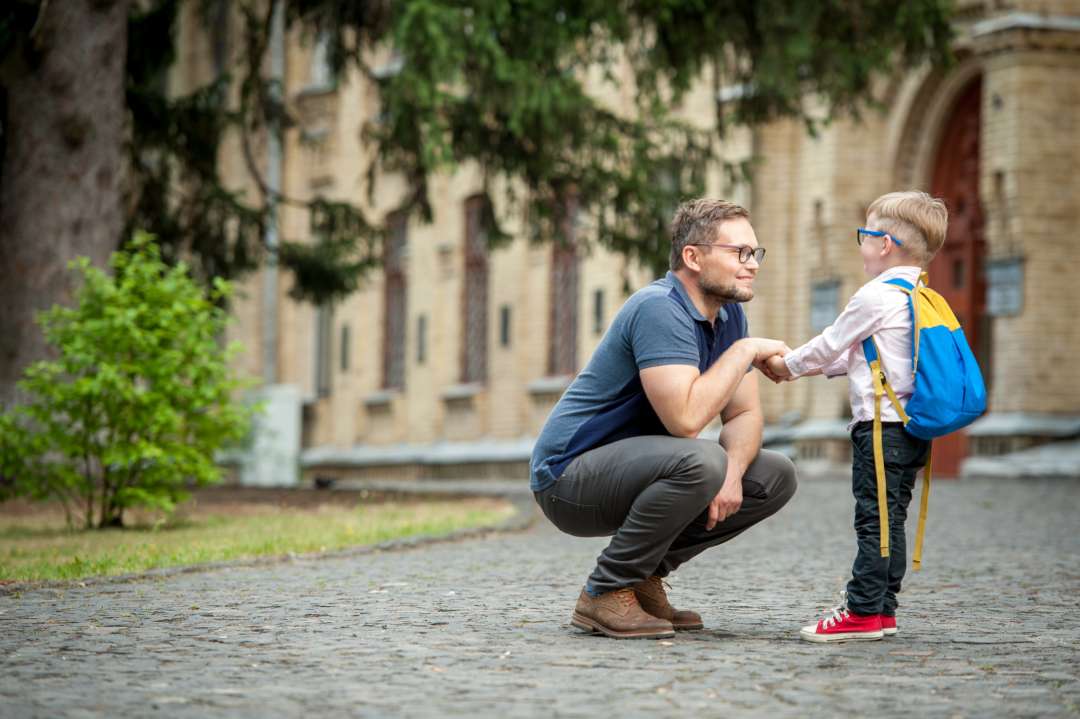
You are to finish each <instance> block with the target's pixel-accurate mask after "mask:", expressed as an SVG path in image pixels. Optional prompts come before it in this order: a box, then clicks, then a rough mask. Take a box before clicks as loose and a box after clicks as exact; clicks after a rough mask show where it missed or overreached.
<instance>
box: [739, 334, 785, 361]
mask: <svg viewBox="0 0 1080 719" xmlns="http://www.w3.org/2000/svg"><path fill="white" fill-rule="evenodd" d="M739 341H740V342H748V343H750V345H751V347H752V348H753V350H754V360H753V363H754V366H755V367H760V366H761V365H762V364H763V363H764V362H765V361H766V360H767V359H769V358H770V357H772V356H773V355H781V356H783V355H786V354H787V353H788V352H790V351H791V348H790V347H788V346H787V345H786V344H784V342H783V341H782V340H771V339H768V338H766V337H747V338H746V339H743V340H739Z"/></svg>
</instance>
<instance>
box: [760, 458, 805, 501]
mask: <svg viewBox="0 0 1080 719" xmlns="http://www.w3.org/2000/svg"><path fill="white" fill-rule="evenodd" d="M758 462H760V463H762V465H763V466H762V467H761V469H762V470H763V471H762V474H763V475H764V479H765V483H766V487H767V492H768V495H769V497H770V499H771V498H774V497H775V498H776V499H777V500H778V501H780V502H781V503H782V504H787V502H788V500H790V499H791V498H792V497H793V496H795V490H796V489H797V488H798V485H799V480H798V472H797V471H796V469H795V463H794V462H792V461H791V459H790V458H789V457H788V456H787V455H785V454H781V453H780V452H774V451H773V450H770V449H763V450H761V452H760V453H759V454H758V458H757V460H756V462H755V464H756V463H758ZM755 469H757V468H755Z"/></svg>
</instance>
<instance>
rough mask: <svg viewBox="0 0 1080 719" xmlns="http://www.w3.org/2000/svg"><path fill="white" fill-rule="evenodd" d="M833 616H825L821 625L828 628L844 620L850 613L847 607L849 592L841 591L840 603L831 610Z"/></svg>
mask: <svg viewBox="0 0 1080 719" xmlns="http://www.w3.org/2000/svg"><path fill="white" fill-rule="evenodd" d="M829 612H830V613H831V616H828V617H825V618H824V619H822V620H821V625H822V626H823V627H824V628H825V629H828V628H829V627H832V626H834V625H836V624H839V623H840V622H842V621H843V620H844V619H845V618H846V617H847V615H848V608H847V592H846V591H844V592H840V603H839V604H837V605H836V606H835V607H833V608H832V609H830V610H829Z"/></svg>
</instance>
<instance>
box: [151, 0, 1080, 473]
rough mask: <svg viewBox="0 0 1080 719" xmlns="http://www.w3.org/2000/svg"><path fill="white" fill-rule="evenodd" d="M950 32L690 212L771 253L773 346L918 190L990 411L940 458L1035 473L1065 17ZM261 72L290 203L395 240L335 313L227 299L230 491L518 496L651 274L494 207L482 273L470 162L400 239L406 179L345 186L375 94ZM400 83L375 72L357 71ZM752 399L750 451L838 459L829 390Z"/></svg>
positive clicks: (237, 169)
mask: <svg viewBox="0 0 1080 719" xmlns="http://www.w3.org/2000/svg"><path fill="white" fill-rule="evenodd" d="M955 22H956V30H957V37H956V41H955V51H956V56H957V58H958V62H957V63H956V64H955V65H953V66H951V67H949V68H947V69H942V68H939V67H930V66H927V67H923V68H921V69H920V70H918V71H917V72H912V73H907V74H904V75H903V76H899V77H894V78H891V79H888V80H882V84H881V92H880V93H879V96H881V97H883V98H884V102H883V108H882V109H881V111H877V110H874V109H870V110H867V111H866V112H865V113H863V115H862V117H861V118H859V119H855V118H846V119H842V120H839V121H836V122H833V123H831V124H829V125H828V126H826V127H824V128H823V129H822V130H821V131H820V132H819V133H818V134H817V135H816V136H811V135H810V134H808V133H807V131H806V129H805V127H804V126H803V125H802V124H801V123H798V122H795V121H778V122H774V123H772V124H769V125H766V126H762V127H757V128H755V129H735V130H733V131H731V132H730V133H729V135H728V136H727V138H726V139H725V141H724V148H725V149H724V154H725V159H728V160H731V161H733V162H742V161H751V162H752V163H753V179H752V181H751V182H750V183H742V184H737V183H735V184H733V183H732V182H729V180H728V178H726V176H725V174H724V173H723V172H722V171H720V170H719V169H718V170H717V171H716V172H715V173H714V174H713V176H711V177H710V178H709V182H708V186H709V194H710V195H713V196H721V197H725V198H727V199H731V200H734V201H736V202H739V203H741V204H744V205H745V206H746V207H748V209H749V210H750V211H751V213H752V216H753V224H754V227H755V229H756V232H757V235H758V238H759V241H760V243H761V244H762V246H764V247H766V248H767V249H768V257H767V261H766V262H765V264H764V265H763V267H762V270H761V272H760V273H759V276H758V281H757V296H756V298H755V299H754V300H753V302H751V303H750V304H749V305H748V306H747V310H748V314H749V317H750V326H751V332H752V334H755V335H759V336H769V337H777V338H782V339H784V340H786V341H787V342H788V343H789V344H791V345H792V346H795V345H796V344H799V343H802V342H804V341H806V340H807V339H809V338H810V337H811V336H813V335H814V334H816V333H817V332H819V331H820V330H821V329H822V328H824V327H825V326H827V325H828V324H829V323H830V322H831V320H832V319H833V318H834V317H835V316H836V314H837V313H838V311H839V309H840V308H841V307H842V306H843V304H844V303H845V302H846V300H847V298H848V297H849V296H850V295H851V294H852V293H853V292H854V291H855V290H856V289H857V288H858V287H859V286H860V285H861V284H862V283H863V282H864V281H865V278H864V277H863V276H862V271H861V264H860V262H859V256H858V254H857V252H856V251H855V244H854V242H853V239H854V229H855V228H856V227H858V226H860V225H861V224H862V223H863V222H864V219H865V209H866V207H867V206H868V205H869V203H870V202H871V201H872V200H874V199H875V198H876V197H877V196H879V195H880V194H882V193H884V192H888V191H892V190H899V189H913V188H917V189H924V190H927V191H929V192H930V193H932V194H933V195H936V196H940V197H943V198H944V199H945V201H946V203H947V205H948V207H949V211H950V223H949V236H948V240H947V242H946V245H945V247H944V249H943V250H942V252H941V253H940V254H939V256H938V257H937V258H936V259H935V260H934V263H933V265H932V266H931V268H930V280H931V286H932V287H934V288H935V289H937V290H938V291H940V292H942V294H944V295H945V296H946V298H947V299H948V300H949V302H950V303H951V304H952V306H953V308H954V309H955V311H956V313H957V315H958V317H959V318H960V320H961V322H962V324H963V326H964V328H965V332H966V333H967V336H968V338H969V340H970V342H971V344H972V346H973V347H974V349H975V352H976V355H977V357H978V359H979V361H980V364H981V366H982V367H983V371H984V374H985V377H986V380H987V384H988V387H989V393H990V401H989V412H988V414H987V415H986V416H985V417H984V418H983V419H981V420H980V421H979V422H977V423H976V424H975V425H974V426H972V427H971V428H970V430H969V431H968V432H966V433H963V434H960V435H958V436H953V437H950V438H946V439H944V440H939V441H938V442H937V443H935V447H936V450H935V461H936V462H937V466H938V467H939V471H940V472H941V473H942V474H946V475H957V474H960V473H963V474H983V473H987V472H991V471H995V470H994V468H995V467H996V468H999V470H1000V468H1009V467H1013V468H1015V467H1017V466H1018V465H1017V462H1019V463H1020V466H1023V465H1024V464H1026V463H1027V464H1030V463H1031V462H1036V461H1037V457H1038V456H1039V455H1038V454H1035V455H1024V454H1019V455H1017V454H1015V453H1017V452H1022V451H1024V450H1027V449H1028V448H1031V447H1036V446H1044V447H1046V446H1048V447H1052V448H1055V447H1056V448H1061V447H1074V446H1075V444H1076V442H1077V440H1076V438H1077V437H1078V436H1080V370H1078V369H1077V368H1076V366H1075V364H1074V360H1073V358H1074V357H1075V356H1076V355H1077V354H1080V330H1078V329H1077V317H1080V284H1078V283H1077V281H1076V280H1075V277H1074V274H1075V273H1074V271H1073V270H1072V269H1071V266H1072V261H1073V258H1072V254H1071V253H1072V251H1073V249H1075V248H1077V247H1078V245H1077V242H1076V240H1075V237H1074V235H1075V232H1076V228H1077V227H1078V226H1080V172H1078V169H1080V2H1076V1H1075V0H1058V1H1056V2H1055V1H1035V0H1032V1H1018V2H958V3H957V14H956V20H955ZM182 28H183V31H182V35H181V42H180V46H179V47H180V51H181V52H180V56H179V58H178V62H177V64H176V66H175V68H174V70H173V72H172V77H171V82H172V83H173V85H174V86H175V87H177V88H178V89H189V88H193V87H196V86H198V85H200V84H204V83H205V82H206V81H207V79H208V78H210V77H212V76H213V73H214V72H216V71H218V70H219V69H220V68H215V63H220V62H221V53H220V51H217V50H216V45H215V43H218V42H220V39H219V38H217V36H216V35H215V33H212V32H207V31H206V30H204V29H202V27H200V25H199V23H197V22H195V21H194V20H193V19H192V18H187V19H186V21H185V22H184V23H183V25H182ZM276 57H277V62H278V63H280V69H281V72H282V73H283V75H282V76H283V88H284V99H285V101H286V103H287V105H288V107H289V108H290V109H291V111H292V112H293V114H294V115H295V116H296V117H297V118H298V123H297V124H296V126H295V127H292V128H290V129H289V130H288V131H287V132H286V133H285V135H284V141H283V144H282V145H281V147H280V148H274V147H259V148H257V152H258V153H260V154H259V157H260V158H262V157H267V158H269V159H267V160H266V162H267V165H268V167H269V168H271V179H273V177H274V174H273V171H274V168H278V172H279V177H280V179H279V181H280V188H281V191H282V192H283V193H284V194H285V195H286V196H290V197H299V198H310V197H314V196H322V197H326V198H329V199H345V200H348V201H350V202H353V203H357V204H359V205H362V206H364V207H365V208H366V209H368V210H370V211H371V213H372V215H373V216H375V217H384V218H385V219H386V221H387V222H388V224H389V226H390V227H391V228H392V232H391V233H390V236H389V239H388V240H387V243H388V244H387V247H386V252H385V254H384V257H385V267H384V268H383V269H382V270H380V271H378V272H376V273H374V274H372V275H371V276H369V278H368V281H367V282H366V283H365V284H364V285H363V287H362V288H361V289H360V291H358V292H356V293H355V294H354V295H352V296H351V297H349V298H348V299H347V300H344V301H342V302H339V303H337V304H335V305H333V306H323V307H313V306H311V305H310V304H303V303H297V302H294V301H293V300H291V299H290V298H289V297H288V295H287V290H288V288H287V287H284V286H279V285H278V283H277V278H276V276H275V273H274V271H273V270H272V269H271V270H269V271H268V272H264V273H261V274H259V275H256V276H253V277H252V278H251V279H250V280H249V281H247V282H246V283H244V285H243V296H242V297H241V298H240V299H239V300H238V301H237V303H236V304H235V314H236V317H237V323H236V325H235V327H234V331H233V332H234V335H235V338H237V339H240V340H241V341H243V342H244V344H245V345H246V346H247V347H248V348H249V352H248V353H247V354H246V355H245V356H244V358H243V359H242V360H241V361H242V362H243V363H244V364H245V368H246V369H247V370H248V371H250V372H251V373H253V374H256V375H259V376H264V377H273V379H272V380H271V381H269V382H268V388H267V391H266V396H267V397H268V398H269V405H270V408H271V412H270V417H271V419H270V420H269V425H268V427H269V429H266V428H264V429H266V431H264V433H263V435H262V436H263V439H262V440H257V442H256V455H257V456H261V458H262V461H263V462H264V463H266V464H268V465H269V466H271V467H274V466H276V467H278V468H279V470H281V471H279V472H277V473H274V472H270V473H266V472H263V473H261V474H260V473H258V472H254V473H250V474H249V475H247V476H248V477H249V480H248V481H251V482H272V483H279V482H287V481H292V480H291V477H293V476H294V475H295V473H294V472H293V470H292V468H293V467H294V466H295V465H296V464H297V463H298V464H299V467H300V470H301V471H300V476H301V477H302V479H303V481H311V480H314V479H316V478H319V479H339V478H380V479H387V478H417V477H432V478H456V477H469V478H472V477H502V478H509V477H519V478H521V479H522V481H525V477H526V475H527V461H528V456H529V452H530V450H531V446H532V441H533V439H534V438H535V437H536V435H537V433H538V431H539V429H540V427H541V426H542V424H543V422H544V420H545V418H546V417H547V414H548V412H549V411H550V410H551V408H552V406H553V405H554V403H555V402H556V401H557V400H558V398H559V396H560V394H561V393H562V391H563V390H564V389H565V387H566V386H567V384H568V383H569V382H570V380H571V379H572V377H573V376H574V374H575V373H576V372H577V371H578V370H580V369H581V368H582V367H583V366H584V364H585V362H587V361H588V359H589V357H590V355H591V353H592V351H593V350H594V348H595V347H596V345H597V343H598V342H599V341H600V339H601V337H602V336H603V333H604V331H605V330H606V328H607V326H608V323H609V322H610V320H611V319H612V317H613V316H614V314H615V313H616V312H617V311H618V309H619V307H620V306H621V304H622V302H623V301H624V300H625V299H626V297H627V296H629V294H630V293H632V292H633V291H634V290H636V289H638V288H640V287H642V286H644V285H645V284H647V283H648V282H649V281H651V280H652V279H653V277H652V276H651V274H650V273H648V272H646V271H644V270H643V269H642V268H640V267H636V266H634V265H633V264H631V263H630V262H628V261H627V260H626V259H624V258H623V257H621V256H618V255H612V254H610V253H608V252H606V251H603V250H600V249H597V248H595V247H589V246H588V245H587V243H585V242H582V243H580V244H574V243H571V244H570V245H568V246H563V245H558V244H553V243H544V244H531V243H530V242H529V241H528V239H527V235H528V234H529V233H528V232H527V230H528V224H527V223H528V220H527V219H526V218H524V217H522V216H521V214H520V213H517V214H515V213H514V212H513V209H512V208H505V207H500V208H497V209H498V210H499V214H500V215H501V216H504V217H510V218H515V217H516V220H515V219H511V222H510V223H509V224H508V225H507V226H506V227H505V228H504V229H506V230H509V231H510V232H511V234H512V235H514V237H515V239H514V240H513V242H511V243H510V244H509V245H507V246H505V247H502V248H500V249H498V250H494V251H489V250H488V248H487V243H486V237H485V226H484V222H483V217H484V210H485V208H484V206H483V200H482V199H481V197H482V195H481V191H482V189H483V188H482V184H481V178H480V176H479V173H478V172H476V171H475V170H474V169H470V168H469V167H468V166H464V167H462V168H460V170H459V171H457V172H456V173H455V174H453V175H447V176H441V177H439V178H437V179H436V180H435V181H434V183H433V185H432V186H431V197H432V200H433V210H434V221H433V222H432V223H430V224H425V223H421V222H417V221H415V220H405V219H404V218H401V217H395V216H394V215H393V214H392V208H394V207H396V206H398V204H399V201H400V198H401V195H402V193H404V192H405V191H406V187H405V185H404V183H403V181H402V180H401V178H398V177H395V176H394V175H392V174H387V175H385V176H382V177H380V178H379V181H378V183H377V186H376V190H375V192H374V194H373V195H372V196H371V197H370V198H369V197H367V194H366V189H365V188H366V187H367V185H366V181H365V172H366V170H367V167H368V164H369V161H370V157H369V155H368V149H367V148H365V146H364V144H363V142H362V140H361V133H360V128H361V126H362V125H363V123H364V121H365V120H367V119H370V118H372V117H375V116H377V115H378V113H379V112H380V108H379V107H378V105H377V93H376V91H375V89H374V87H373V86H372V85H371V81H370V80H368V79H366V78H361V77H359V76H357V75H355V74H350V75H348V76H346V77H344V78H342V79H340V80H338V81H335V80H333V79H332V75H331V73H329V71H328V68H327V63H326V57H325V48H324V47H323V46H322V45H321V43H320V40H319V38H313V39H312V38H302V37H300V36H299V35H293V34H291V33H290V34H288V35H286V36H285V37H283V39H282V43H281V47H280V50H279V52H278V54H277V56H276ZM397 69H398V67H397V66H396V64H395V59H394V58H393V57H392V56H388V57H386V58H385V59H384V61H383V62H382V63H381V64H380V66H379V68H378V69H377V72H381V73H393V72H396V71H397ZM745 91H746V89H745V88H741V87H726V88H721V90H720V91H719V93H716V92H715V91H714V90H713V89H711V88H706V87H704V86H703V87H701V88H699V89H698V90H696V91H695V92H693V93H691V94H690V96H689V97H688V98H687V101H686V103H685V106H684V107H683V108H682V113H683V115H684V116H685V117H687V118H692V119H697V120H699V121H700V123H701V124H703V125H705V126H708V125H711V124H712V123H713V122H714V121H715V117H716V113H715V103H717V102H719V103H724V102H728V101H730V100H731V99H732V98H736V97H738V94H739V93H741V92H745ZM609 100H610V101H611V102H612V103H614V104H616V105H617V104H618V103H619V98H618V97H611V98H609ZM808 101H809V102H812V101H813V99H812V98H808ZM221 162H222V163H223V167H224V168H225V175H226V177H231V178H233V179H234V181H235V183H236V186H237V187H243V186H244V185H245V183H250V179H248V175H247V174H246V173H245V172H244V169H243V167H244V164H243V163H244V159H243V154H242V151H241V148H240V147H239V146H237V145H228V144H227V145H226V146H225V147H223V149H222V154H221ZM275 163H276V164H275ZM564 213H565V216H566V217H567V218H568V219H567V221H568V222H569V223H570V225H569V226H570V227H571V228H572V231H571V233H570V235H571V236H577V237H581V238H587V236H588V232H589V230H590V227H591V220H590V218H589V217H585V216H580V214H579V213H577V212H576V210H575V208H574V207H573V206H572V205H568V206H567V207H566V208H564ZM280 228H281V234H282V235H283V236H287V237H289V238H293V239H298V238H305V237H309V236H310V230H309V228H308V226H307V217H306V215H305V214H304V213H302V212H300V211H299V210H296V211H294V210H292V209H291V208H290V207H288V206H287V205H286V206H283V207H282V208H281V214H280ZM257 348H265V349H266V351H265V352H259V351H257ZM268 363H272V364H273V368H272V369H273V372H272V373H269V374H268V372H267V369H268V367H267V364H268ZM765 384H767V383H763V404H764V409H765V417H766V423H767V431H766V442H767V443H768V444H770V445H772V446H776V447H781V448H784V449H786V450H787V451H789V452H791V453H792V454H793V455H794V456H796V457H797V459H798V461H799V462H800V465H801V467H802V468H803V470H804V472H806V473H812V472H813V471H815V470H819V469H820V470H827V471H831V470H835V469H836V468H837V466H838V465H846V464H847V463H848V461H849V459H848V456H847V454H846V453H847V452H848V443H847V441H846V435H845V433H844V427H845V425H846V421H847V414H848V411H849V410H848V407H847V393H846V384H845V382H843V381H842V380H833V381H827V380H824V379H821V378H815V379H811V380H806V381H802V382H797V383H794V384H788V385H783V386H781V387H773V386H771V385H770V386H764V385H765ZM717 431H718V428H717V427H715V426H714V427H711V428H709V429H707V430H706V434H709V433H710V432H711V433H712V435H715V434H716V432H717ZM1070 440H1071V442H1070ZM260 442H261V443H260ZM282 448H285V449H282ZM1044 456H1045V457H1046V458H1050V459H1049V460H1047V461H1054V460H1053V457H1058V458H1060V457H1061V456H1069V455H1068V454H1067V453H1066V454H1065V455H1061V454H1054V453H1050V454H1046V455H1044ZM1071 456H1073V457H1075V456H1076V455H1075V450H1074V454H1073V455H1071ZM1010 457H1011V458H1012V459H1011V462H1012V463H1011V464H1010V461H1007V460H1009V458H1010ZM1025 457H1032V458H1030V459H1025ZM987 458H996V459H995V460H994V461H992V462H990V463H987V462H986V459H987ZM1058 461H1059V460H1058ZM1005 471H1016V470H1015V469H1011V470H1010V469H1006V470H1005ZM1076 471H1077V472H1080V469H1077V470H1076Z"/></svg>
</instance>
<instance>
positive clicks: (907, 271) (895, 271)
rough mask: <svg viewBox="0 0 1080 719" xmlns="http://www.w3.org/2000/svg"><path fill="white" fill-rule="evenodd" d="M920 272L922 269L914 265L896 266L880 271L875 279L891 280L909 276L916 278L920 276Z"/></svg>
mask: <svg viewBox="0 0 1080 719" xmlns="http://www.w3.org/2000/svg"><path fill="white" fill-rule="evenodd" d="M922 272H923V268H921V267H918V266H916V265H897V266H895V267H890V268H889V269H887V270H882V272H881V274H880V275H878V276H877V277H876V278H875V279H879V280H888V279H892V278H893V277H907V276H909V275H915V277H918V276H919V275H921V274H922Z"/></svg>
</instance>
